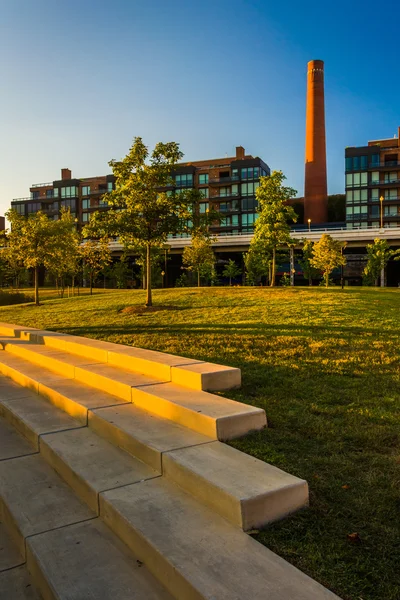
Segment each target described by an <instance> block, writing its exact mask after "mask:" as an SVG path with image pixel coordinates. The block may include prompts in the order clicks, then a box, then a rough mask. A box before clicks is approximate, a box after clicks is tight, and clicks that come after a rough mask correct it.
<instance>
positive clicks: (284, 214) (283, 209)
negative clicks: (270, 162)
mask: <svg viewBox="0 0 400 600" xmlns="http://www.w3.org/2000/svg"><path fill="white" fill-rule="evenodd" d="M285 179H286V177H285V176H284V174H283V173H282V171H273V172H272V175H270V176H267V177H260V186H259V187H258V188H257V191H256V196H257V200H258V213H259V217H258V219H257V221H256V223H255V226H254V236H253V239H252V241H251V244H250V248H251V246H252V245H255V246H257V248H258V252H260V251H261V252H262V251H265V252H266V253H267V252H270V253H271V255H272V262H271V278H270V285H271V286H274V285H275V273H276V251H277V248H279V247H280V246H284V245H288V244H290V243H292V240H291V237H290V226H289V223H288V222H289V221H293V222H294V223H295V222H296V221H297V215H296V213H295V211H294V209H293V207H292V206H289V205H288V204H287V202H288V200H289V199H290V198H293V197H294V196H295V195H296V194H297V192H296V190H294V189H293V188H290V187H286V186H284V185H282V184H283V182H284V180H285Z"/></svg>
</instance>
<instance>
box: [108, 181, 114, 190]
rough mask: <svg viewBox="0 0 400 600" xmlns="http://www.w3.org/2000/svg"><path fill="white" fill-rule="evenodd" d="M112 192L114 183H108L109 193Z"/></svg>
mask: <svg viewBox="0 0 400 600" xmlns="http://www.w3.org/2000/svg"><path fill="white" fill-rule="evenodd" d="M112 191H113V182H112V181H107V192H112Z"/></svg>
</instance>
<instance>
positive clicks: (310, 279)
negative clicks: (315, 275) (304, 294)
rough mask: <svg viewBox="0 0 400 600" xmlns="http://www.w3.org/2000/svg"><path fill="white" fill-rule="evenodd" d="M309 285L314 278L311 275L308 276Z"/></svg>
mask: <svg viewBox="0 0 400 600" xmlns="http://www.w3.org/2000/svg"><path fill="white" fill-rule="evenodd" d="M308 285H312V278H311V275H309V276H308Z"/></svg>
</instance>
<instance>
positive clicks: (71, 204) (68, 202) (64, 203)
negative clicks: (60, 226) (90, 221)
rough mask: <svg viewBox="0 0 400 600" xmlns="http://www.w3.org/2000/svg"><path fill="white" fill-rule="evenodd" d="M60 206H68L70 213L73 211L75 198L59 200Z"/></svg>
mask: <svg viewBox="0 0 400 600" xmlns="http://www.w3.org/2000/svg"><path fill="white" fill-rule="evenodd" d="M61 206H62V207H63V208H69V209H70V211H71V213H72V212H75V208H76V200H61Z"/></svg>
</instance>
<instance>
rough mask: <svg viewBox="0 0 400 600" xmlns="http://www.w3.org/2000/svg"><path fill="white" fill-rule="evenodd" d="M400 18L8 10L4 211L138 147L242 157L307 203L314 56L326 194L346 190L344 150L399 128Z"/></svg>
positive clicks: (297, 12)
mask: <svg viewBox="0 0 400 600" xmlns="http://www.w3.org/2000/svg"><path fill="white" fill-rule="evenodd" d="M322 7H323V8H322ZM399 17H400V6H399V4H398V3H397V2H394V1H393V0H392V1H391V0H389V3H387V4H386V5H385V14H383V13H382V12H380V8H379V5H377V4H376V3H374V4H372V2H368V1H363V2H361V1H359V0H352V1H351V2H348V0H346V1H343V0H336V2H335V3H322V2H321V1H320V0H319V1H316V0H313V1H308V2H298V1H286V2H284V3H283V2H268V1H267V0H246V1H245V0H230V1H227V0H214V1H213V2H212V1H210V0H202V1H201V2H195V1H190V0H189V1H188V0H186V1H181V0H147V2H143V1H142V0H130V1H129V2H128V1H125V2H123V1H121V0H113V2H111V1H107V2H103V1H102V0H97V1H90V0H80V1H79V2H78V1H76V0H68V2H64V3H60V2H55V1H54V0H36V1H33V0H12V1H11V0H0V52H1V57H2V85H1V87H0V115H1V117H0V118H1V128H0V164H1V177H0V203H1V205H0V213H1V214H3V213H4V211H5V210H7V209H8V208H9V205H10V201H11V199H12V198H15V197H24V196H28V195H29V186H30V185H31V184H32V183H40V182H46V181H52V180H53V179H57V178H59V174H60V169H61V168H62V167H69V168H70V169H71V170H72V173H73V175H74V176H76V177H89V176H93V175H101V174H104V173H107V172H109V167H108V164H107V163H108V161H109V160H110V159H111V158H121V157H122V156H124V155H125V154H126V152H127V150H128V148H129V146H130V143H131V141H132V139H133V137H134V136H137V135H140V136H142V137H143V139H144V141H145V143H146V144H147V145H149V146H152V145H153V144H154V143H155V142H157V141H159V140H162V141H169V140H174V141H177V142H179V143H180V145H181V149H182V151H183V152H184V154H185V160H201V159H204V158H208V157H209V158H212V157H219V156H221V157H222V156H225V155H226V154H228V155H229V156H230V155H232V154H234V149H235V146H237V145H243V146H244V147H245V148H246V151H247V152H248V153H251V154H254V155H256V156H260V157H261V158H263V159H264V160H265V161H266V162H267V163H268V164H269V165H270V167H271V168H272V169H281V170H282V171H283V172H284V173H285V174H286V176H287V179H288V181H287V183H288V184H289V185H291V186H293V187H294V188H296V189H297V190H298V192H299V195H301V194H302V193H303V184H304V130H305V92H306V65H307V62H308V61H309V60H311V59H316V58H318V59H322V60H324V61H325V100H326V125H327V156H328V184H329V192H330V193H339V192H343V188H344V174H343V170H344V166H343V164H344V158H343V156H344V148H345V146H355V145H363V144H365V143H366V142H367V141H368V140H369V139H378V138H381V137H392V136H393V135H394V134H395V133H396V132H397V127H398V125H400V102H399V97H400V78H399V77H398V49H397V40H398V22H399ZM383 25H384V27H383Z"/></svg>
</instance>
